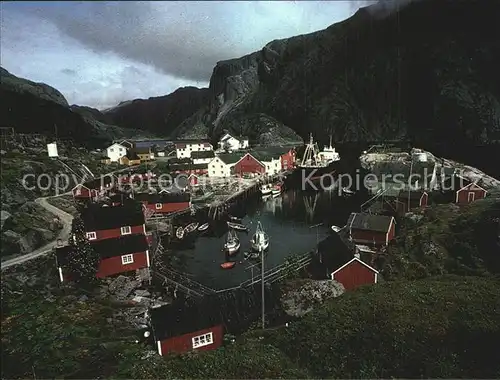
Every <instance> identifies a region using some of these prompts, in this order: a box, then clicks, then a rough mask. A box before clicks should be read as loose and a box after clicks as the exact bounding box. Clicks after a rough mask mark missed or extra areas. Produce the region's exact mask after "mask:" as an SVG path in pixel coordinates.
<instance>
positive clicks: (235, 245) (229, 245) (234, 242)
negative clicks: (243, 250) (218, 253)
mask: <svg viewBox="0 0 500 380" xmlns="http://www.w3.org/2000/svg"><path fill="white" fill-rule="evenodd" d="M239 249H240V239H238V236H236V233H235V232H234V231H232V230H229V232H228V234H227V239H226V242H225V243H224V251H225V252H226V253H227V254H228V255H234V254H235V253H236V252H238V250H239Z"/></svg>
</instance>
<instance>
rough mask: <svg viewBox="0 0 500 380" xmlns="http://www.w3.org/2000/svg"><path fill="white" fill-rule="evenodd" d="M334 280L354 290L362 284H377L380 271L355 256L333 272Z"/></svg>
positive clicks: (347, 288)
mask: <svg viewBox="0 0 500 380" xmlns="http://www.w3.org/2000/svg"><path fill="white" fill-rule="evenodd" d="M331 278H332V280H335V281H337V282H340V283H341V284H342V285H343V286H344V288H345V290H354V289H356V288H358V287H360V286H362V285H367V284H376V283H377V278H378V271H377V270H376V269H375V268H372V267H371V266H369V265H368V264H366V263H365V262H364V261H362V260H361V259H359V258H357V257H353V258H352V259H350V260H349V261H348V262H346V263H345V264H343V265H342V266H340V267H339V268H337V269H336V270H334V271H333V272H332V273H331Z"/></svg>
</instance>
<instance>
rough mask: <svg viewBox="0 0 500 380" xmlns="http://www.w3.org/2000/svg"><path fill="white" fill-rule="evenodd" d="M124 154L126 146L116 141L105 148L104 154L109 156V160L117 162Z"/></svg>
mask: <svg viewBox="0 0 500 380" xmlns="http://www.w3.org/2000/svg"><path fill="white" fill-rule="evenodd" d="M126 154H127V148H126V147H125V146H123V145H121V144H118V143H114V144H113V145H111V146H109V147H108V148H107V149H106V156H108V157H109V158H110V160H111V162H118V161H119V159H120V158H121V157H123V156H125V155H126Z"/></svg>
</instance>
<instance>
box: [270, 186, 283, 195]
mask: <svg viewBox="0 0 500 380" xmlns="http://www.w3.org/2000/svg"><path fill="white" fill-rule="evenodd" d="M282 191H283V188H282V185H281V184H279V183H278V184H276V185H274V186H273V187H272V189H271V193H272V194H273V195H280V194H281V192H282Z"/></svg>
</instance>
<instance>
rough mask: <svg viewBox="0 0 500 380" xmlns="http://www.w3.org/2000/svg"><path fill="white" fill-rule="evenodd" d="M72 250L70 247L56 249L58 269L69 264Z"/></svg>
mask: <svg viewBox="0 0 500 380" xmlns="http://www.w3.org/2000/svg"><path fill="white" fill-rule="evenodd" d="M72 249H73V248H72V247H71V246H70V245H65V246H62V247H56V261H57V266H58V267H62V266H64V265H66V263H67V262H68V255H69V254H70V253H71V251H72Z"/></svg>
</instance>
